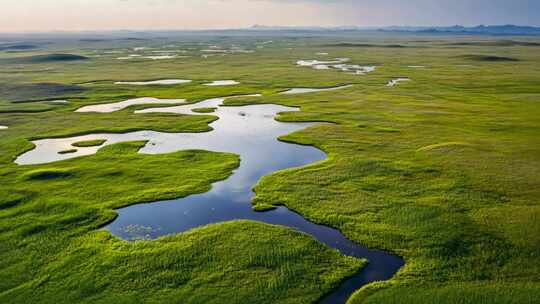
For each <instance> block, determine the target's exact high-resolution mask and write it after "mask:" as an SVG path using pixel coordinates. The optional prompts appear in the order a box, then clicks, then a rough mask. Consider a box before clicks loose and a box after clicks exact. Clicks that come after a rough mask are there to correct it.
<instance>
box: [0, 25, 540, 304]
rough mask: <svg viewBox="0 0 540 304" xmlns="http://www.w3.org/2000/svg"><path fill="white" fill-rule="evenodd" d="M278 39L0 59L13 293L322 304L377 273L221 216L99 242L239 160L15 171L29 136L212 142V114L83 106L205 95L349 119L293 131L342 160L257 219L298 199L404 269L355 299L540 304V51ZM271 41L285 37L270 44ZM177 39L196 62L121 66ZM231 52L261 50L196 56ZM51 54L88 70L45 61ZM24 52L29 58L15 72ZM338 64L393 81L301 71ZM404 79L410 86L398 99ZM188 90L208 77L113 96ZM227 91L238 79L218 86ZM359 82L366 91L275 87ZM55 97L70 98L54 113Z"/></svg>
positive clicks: (381, 40)
mask: <svg viewBox="0 0 540 304" xmlns="http://www.w3.org/2000/svg"><path fill="white" fill-rule="evenodd" d="M266 38H267V37H263V38H245V37H244V38H242V37H233V36H231V37H202V38H196V37H183V38H178V37H177V38H170V39H167V40H166V41H163V39H152V40H121V41H120V40H118V41H117V40H111V41H94V42H80V41H79V42H73V41H71V40H61V41H58V42H57V43H55V44H47V45H46V46H45V48H44V49H43V48H39V49H37V50H34V49H32V50H28V51H24V52H17V53H11V52H9V53H8V52H4V53H1V54H0V56H1V57H2V58H6V59H7V58H9V59H10V60H6V61H3V62H0V64H1V65H2V70H3V71H2V72H1V73H0V80H1V81H0V92H2V94H1V95H0V125H6V126H9V129H7V130H1V131H0V165H1V167H0V180H1V181H2V182H1V183H0V194H1V195H0V197H1V198H0V203H1V205H0V206H2V207H0V218H1V219H2V220H1V224H0V227H1V229H0V239H1V242H0V243H1V251H0V257H1V262H0V277H1V279H2V280H1V282H2V283H1V284H2V285H1V286H0V300H1V301H2V302H5V303H18V302H20V303H24V302H43V303H46V302H58V301H60V302H62V301H63V302H89V301H92V302H96V301H97V302H111V301H114V302H137V301H142V302H149V303H152V302H176V301H177V300H178V299H184V301H185V302H193V303H203V302H209V301H213V302H216V303H219V302H225V301H226V302H238V303H245V302H250V303H255V302H278V303H306V302H315V301H316V300H317V299H318V298H320V297H321V296H322V295H323V294H324V293H326V292H328V291H330V290H331V288H332V287H335V286H336V284H338V283H339V281H340V280H342V279H344V278H345V277H347V276H348V275H350V274H351V273H352V272H354V271H355V270H356V269H359V267H361V261H358V260H352V259H348V258H345V257H341V256H339V255H338V254H337V253H336V252H334V251H332V250H329V249H328V248H325V247H324V246H322V245H320V244H318V243H317V242H315V241H314V240H312V239H311V238H309V237H306V236H305V235H302V234H299V233H296V232H294V231H291V230H289V229H284V228H281V227H274V226H269V225H264V224H260V223H252V222H232V223H226V224H217V225H211V226H209V227H202V228H200V229H196V230H194V231H191V232H188V233H184V234H179V235H177V236H171V237H166V238H162V239H159V240H156V241H139V242H135V243H128V242H125V241H120V240H117V239H116V238H114V237H112V236H111V235H110V234H109V233H108V232H106V231H101V230H97V229H98V228H99V227H100V226H101V225H103V224H104V223H106V222H107V221H110V220H111V219H112V218H113V217H114V212H113V209H114V208H118V207H120V206H125V205H128V204H133V203H137V202H144V201H151V200H157V199H167V198H173V197H181V196H184V195H187V194H189V193H195V192H202V191H205V190H207V189H208V187H209V184H210V182H211V181H215V180H218V179H223V178H226V177H227V176H228V175H229V174H230V173H231V171H232V170H233V169H234V168H235V166H237V165H238V159H237V158H236V157H235V156H233V155H228V154H219V153H210V152H202V151H184V152H178V153H173V154H167V155H157V156H146V155H144V156H143V155H138V154H135V153H134V152H135V151H136V150H137V147H139V146H140V144H141V143H129V144H120V145H114V146H110V147H106V148H104V149H103V150H101V151H100V152H99V153H98V154H97V155H95V156H89V157H83V158H78V159H73V160H68V161H62V162H58V163H53V164H47V165H38V166H16V165H14V164H13V163H12V161H13V159H14V158H15V157H16V155H18V154H20V153H22V152H23V151H25V150H28V149H31V147H32V145H31V143H29V140H30V139H36V138H46V137H58V136H68V135H75V134H87V133H96V132H127V131H133V130H142V129H152V130H158V131H169V132H178V131H184V132H185V131H191V132H202V131H208V130H209V128H208V125H207V124H208V123H209V122H211V121H212V120H213V119H214V118H212V116H211V113H210V114H209V116H186V115H170V114H144V115H142V114H133V109H136V108H142V107H144V106H139V107H131V108H129V109H126V110H123V111H119V112H116V113H110V114H96V113H74V112H73V110H75V109H76V108H78V107H80V106H82V105H87V104H94V103H105V102H115V101H121V100H125V99H128V98H133V97H144V96H151V97H158V98H186V99H188V101H190V102H195V101H198V100H202V99H205V98H209V97H216V96H228V95H239V94H252V93H262V94H263V95H264V97H263V98H248V97H246V98H242V99H236V100H229V101H228V103H230V104H242V103H246V104H247V103H257V102H264V103H279V104H284V105H294V106H300V107H301V112H295V113H287V114H284V115H281V116H280V120H283V121H327V122H333V123H334V124H321V125H319V126H315V127H311V128H309V129H307V130H304V131H301V132H297V133H295V134H291V135H289V136H286V137H284V138H282V140H286V141H290V142H296V143H301V144H310V145H315V146H317V147H319V148H321V149H323V150H324V151H325V152H327V153H328V155H329V159H328V160H327V161H325V162H323V163H320V164H319V165H317V166H310V167H309V168H306V169H302V168H299V169H289V170H284V171H281V172H277V173H275V174H272V175H271V176H267V177H265V178H263V180H262V181H261V182H260V183H259V184H258V185H257V187H256V192H257V197H256V199H255V202H254V203H255V208H258V209H261V210H262V209H268V208H270V206H272V205H286V206H287V207H289V208H290V209H292V210H295V211H297V212H298V213H300V214H302V215H303V216H305V217H306V218H308V219H310V220H312V221H314V222H318V223H324V224H327V225H330V226H332V227H336V228H339V229H340V230H341V231H342V232H343V233H344V234H345V235H347V237H349V238H350V239H351V240H354V241H357V242H359V243H363V244H366V245H369V246H371V247H374V248H382V249H386V250H389V251H392V252H395V253H397V254H399V255H401V256H403V257H404V258H405V260H406V266H405V267H404V268H403V269H402V270H401V271H400V272H399V273H398V274H397V275H396V276H395V277H394V278H393V279H392V280H390V281H388V282H382V283H376V284H372V285H368V286H366V287H365V288H363V289H361V290H359V291H358V292H357V293H356V294H355V296H354V297H353V298H352V299H351V300H350V302H351V303H534V302H535V301H536V300H537V299H538V298H540V276H539V274H540V266H539V265H540V205H539V198H540V169H539V168H540V136H538V135H539V134H540V118H539V117H540V107H539V106H538V102H540V52H539V50H540V48H539V47H538V46H537V44H536V43H537V41H536V40H534V39H532V40H531V39H527V38H524V37H512V40H510V41H519V43H509V42H508V41H509V40H504V41H502V42H501V41H500V39H498V38H497V37H465V36H460V37H450V36H444V37H433V36H426V35H419V36H391V35H383V34H379V35H365V36H359V35H347V36H342V37H337V36H320V37H313V36H310V37H300V36H298V34H295V35H291V37H272V38H270V39H266ZM268 40H272V41H273V43H264V44H263V42H264V41H268ZM478 41H480V42H478ZM201 43H202V44H201ZM171 44H172V45H176V49H181V50H184V51H186V53H182V54H181V55H182V56H189V57H178V58H176V59H172V60H155V61H152V60H145V59H130V60H118V59H116V58H117V57H121V56H123V55H125V54H130V53H133V52H134V51H131V50H130V49H131V48H133V47H141V46H144V47H154V48H163V47H164V46H165V45H171ZM231 44H236V45H241V46H242V47H244V48H246V49H253V50H255V52H254V53H236V54H227V55H225V56H221V55H216V56H211V57H208V58H203V57H201V53H200V52H199V51H200V49H204V48H207V47H208V46H209V45H222V46H230V45H231ZM111 52H121V53H120V54H118V53H111ZM53 53H54V54H59V53H65V54H76V55H82V56H86V57H89V58H90V59H89V60H80V61H69V62H65V61H62V62H55V61H46V62H43V60H41V59H43V58H46V57H38V58H40V60H37V61H34V60H29V61H28V57H29V56H33V55H44V54H53ZM317 53H329V55H327V56H325V55H317ZM97 55H99V57H93V56H97ZM17 57H20V58H25V60H27V61H26V63H24V64H21V63H17V64H14V63H13V62H16V61H17V60H16V59H13V58H17ZM337 57H349V58H351V63H354V64H362V65H376V66H377V70H376V71H375V72H372V73H369V74H368V75H364V76H358V75H351V74H349V73H346V72H341V71H337V70H314V69H311V68H309V67H298V66H296V65H295V62H296V61H297V60H300V59H319V60H325V59H328V58H337ZM418 66H423V67H418ZM8 71H16V72H11V73H10V72H8ZM103 75H106V76H105V77H104V76H103ZM397 77H409V78H410V79H411V81H409V82H402V83H399V84H398V85H397V86H395V87H386V83H387V82H388V81H389V80H390V79H394V78H397ZM171 78H178V79H193V80H194V81H193V82H192V83H189V84H181V85H175V86H125V85H122V86H120V85H114V84H113V83H114V81H142V80H154V79H171ZM219 79H235V80H237V81H240V82H241V84H240V85H237V86H227V87H206V86H202V85H201V83H203V82H205V81H209V80H219ZM45 83H46V84H47V85H43V84H45ZM38 84H39V85H38ZM343 84H354V86H352V87H350V88H347V89H343V90H338V91H331V92H321V93H312V94H301V95H277V94H276V93H277V92H280V91H283V90H284V89H287V88H291V87H327V86H335V85H343ZM58 86H60V87H61V89H60V88H59V87H58ZM17 88H19V89H17ZM21 88H30V89H26V90H24V89H21ZM53 99H69V101H70V103H69V104H65V105H50V104H47V100H53ZM25 101H28V102H25ZM171 164H173V165H174V166H171ZM202 176H205V178H202ZM119 185H120V186H119ZM141 185H144V187H141ZM74 193H77V195H73V194H74ZM270 240H271V241H270Z"/></svg>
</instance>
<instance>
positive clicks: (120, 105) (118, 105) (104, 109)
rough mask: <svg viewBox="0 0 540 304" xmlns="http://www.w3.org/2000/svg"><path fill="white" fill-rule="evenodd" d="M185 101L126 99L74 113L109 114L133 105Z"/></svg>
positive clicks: (81, 109)
mask: <svg viewBox="0 0 540 304" xmlns="http://www.w3.org/2000/svg"><path fill="white" fill-rule="evenodd" d="M185 102H186V100H185V99H159V98H153V97H141V98H134V99H128V100H125V101H121V102H114V103H104V104H97V105H90V106H84V107H82V108H79V109H77V110H76V111H75V112H97V113H111V112H116V111H120V110H123V109H125V108H127V107H130V106H134V105H146V104H181V103H185Z"/></svg>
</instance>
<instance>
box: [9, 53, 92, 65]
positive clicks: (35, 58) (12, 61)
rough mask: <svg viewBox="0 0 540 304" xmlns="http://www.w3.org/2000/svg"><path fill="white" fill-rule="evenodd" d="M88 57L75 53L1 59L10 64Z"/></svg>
mask: <svg viewBox="0 0 540 304" xmlns="http://www.w3.org/2000/svg"><path fill="white" fill-rule="evenodd" d="M88 59H89V58H88V57H85V56H80V55H73V54H46V55H34V56H27V57H12V58H7V59H1V61H3V63H8V64H29V63H50V62H53V63H54V62H69V61H79V60H88Z"/></svg>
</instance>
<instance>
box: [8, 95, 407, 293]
mask: <svg viewBox="0 0 540 304" xmlns="http://www.w3.org/2000/svg"><path fill="white" fill-rule="evenodd" d="M224 99H225V98H213V99H208V100H205V101H202V102H199V103H197V104H190V105H179V106H173V107H166V108H150V109H145V110H141V111H138V113H148V112H168V113H181V114H190V115H202V114H197V113H195V112H192V110H193V109H196V108H208V107H215V108H217V109H216V111H215V112H214V113H212V114H211V115H216V116H218V117H219V119H218V120H216V121H215V122H213V123H212V124H211V125H210V126H211V127H212V128H213V131H211V132H205V133H161V132H154V131H139V132H132V133H125V134H93V135H85V136H78V137H72V138H59V139H44V140H38V141H34V144H35V145H36V148H35V149H34V150H32V151H28V152H27V153H25V154H23V155H21V156H20V157H19V158H18V159H17V160H16V162H17V163H19V164H35V163H46V162H51V161H57V160H61V159H66V158H72V157H77V156H82V155H90V154H93V153H95V152H96V151H97V150H98V149H99V148H101V147H102V146H101V147H88V148H80V149H79V150H78V151H77V152H76V153H74V154H73V155H68V154H59V153H58V152H60V151H62V150H65V149H66V148H69V147H70V146H71V145H72V144H73V143H75V142H78V141H82V140H89V139H100V138H101V139H106V140H107V141H106V142H105V143H104V144H103V146H105V145H109V144H113V143H116V142H122V141H133V140H147V141H148V143H147V144H146V146H145V147H143V148H142V149H141V151H140V153H150V154H156V153H168V152H174V151H178V150H187V149H203V150H209V151H217V152H231V153H235V154H238V155H240V158H241V164H240V167H239V168H238V169H237V170H235V172H234V173H233V175H232V176H230V177H229V178H228V179H226V180H224V181H220V182H216V183H214V184H213V185H212V189H211V190H210V191H209V192H206V193H203V194H194V195H190V196H187V197H185V198H181V199H176V200H168V201H159V202H153V203H145V204H138V205H133V206H129V207H126V208H122V209H119V210H118V215H119V216H118V217H117V218H116V220H115V221H113V222H112V223H110V224H109V225H108V226H107V227H106V229H109V230H110V231H111V233H113V234H114V235H117V236H118V237H120V238H123V239H127V240H134V239H138V238H141V237H142V238H157V237H159V236H163V235H167V234H172V233H179V232H184V231H187V230H190V229H192V228H195V227H199V226H203V225H207V224H211V223H218V222H224V221H231V220H240V219H247V220H254V221H259V222H264V223H269V224H276V225H283V226H287V227H291V228H293V229H296V230H298V231H302V232H304V233H307V234H309V235H311V236H313V237H314V238H315V239H317V240H318V241H320V242H322V243H324V244H326V245H328V246H330V247H332V248H335V249H337V250H339V251H340V252H341V253H342V254H344V255H347V256H353V257H358V258H366V259H368V260H369V264H368V266H367V267H366V268H364V269H362V270H361V271H360V272H359V273H358V274H357V275H355V276H354V277H352V278H350V279H348V280H346V281H345V282H343V283H342V284H341V285H340V287H339V288H337V289H336V290H334V291H333V292H331V293H330V294H329V295H327V296H326V297H324V298H323V299H322V300H321V301H320V302H321V303H345V302H346V301H347V299H348V298H349V297H350V295H351V294H352V293H353V292H354V291H356V290H357V289H359V288H360V287H362V286H363V285H365V284H368V283H370V282H373V281H382V280H387V279H390V278H391V277H392V276H393V275H394V274H395V273H396V272H397V271H398V270H399V268H400V267H401V266H403V265H404V262H403V260H402V259H401V258H400V257H398V256H396V255H392V254H390V253H387V252H384V251H380V250H372V249H369V248H367V247H365V246H362V245H359V244H356V243H354V242H352V241H350V240H348V239H347V238H345V236H344V235H343V234H342V233H341V232H340V231H339V230H337V229H333V228H330V227H328V226H324V225H317V224H314V223H312V222H309V221H308V220H306V219H305V218H303V217H302V216H300V215H299V214H297V213H295V212H293V211H291V210H289V209H287V208H285V207H278V208H277V209H275V210H271V211H268V212H255V211H253V210H252V208H251V207H252V205H251V200H252V198H253V196H254V193H253V191H252V189H253V187H254V186H255V184H256V183H257V182H258V181H259V179H260V178H261V177H263V176H265V175H268V174H270V173H272V172H275V171H278V170H282V169H286V168H293V167H301V166H306V165H309V164H312V163H314V162H317V161H322V160H324V159H326V154H325V153H324V152H322V151H321V150H319V149H316V148H315V147H311V146H302V145H296V144H290V143H285V142H281V141H279V140H277V138H278V137H279V136H282V135H286V134H289V133H292V132H295V131H299V130H301V129H304V128H306V127H309V126H312V125H313V124H312V123H281V122H278V121H276V120H275V119H274V118H275V116H276V115H278V113H280V112H286V111H298V109H296V108H291V107H285V106H279V105H269V104H265V105H250V106H243V107H229V106H221V105H222V103H223V101H224Z"/></svg>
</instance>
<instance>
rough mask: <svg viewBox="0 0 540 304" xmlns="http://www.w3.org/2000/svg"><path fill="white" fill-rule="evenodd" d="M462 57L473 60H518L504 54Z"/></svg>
mask: <svg viewBox="0 0 540 304" xmlns="http://www.w3.org/2000/svg"><path fill="white" fill-rule="evenodd" d="M463 58H465V59H468V60H473V61H488V62H498V61H519V59H517V58H512V57H505V56H495V55H464V56H463Z"/></svg>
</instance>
